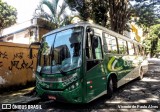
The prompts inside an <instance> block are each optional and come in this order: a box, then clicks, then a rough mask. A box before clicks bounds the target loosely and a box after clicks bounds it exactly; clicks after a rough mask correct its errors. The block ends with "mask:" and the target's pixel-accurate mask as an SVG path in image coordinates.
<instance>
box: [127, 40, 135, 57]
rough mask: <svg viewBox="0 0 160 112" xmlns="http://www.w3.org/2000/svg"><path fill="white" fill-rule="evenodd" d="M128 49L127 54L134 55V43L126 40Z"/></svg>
mask: <svg viewBox="0 0 160 112" xmlns="http://www.w3.org/2000/svg"><path fill="white" fill-rule="evenodd" d="M128 51H129V55H135V51H134V45H133V44H132V43H130V42H128Z"/></svg>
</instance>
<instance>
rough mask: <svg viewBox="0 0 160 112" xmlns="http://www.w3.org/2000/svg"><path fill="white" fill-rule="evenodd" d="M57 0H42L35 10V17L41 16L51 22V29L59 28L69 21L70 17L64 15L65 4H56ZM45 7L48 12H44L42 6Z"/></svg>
mask: <svg viewBox="0 0 160 112" xmlns="http://www.w3.org/2000/svg"><path fill="white" fill-rule="evenodd" d="M58 2H59V0H52V1H49V0H42V1H41V3H40V5H39V6H38V7H37V9H36V10H35V14H34V17H35V18H43V19H45V20H47V21H49V22H50V23H52V24H53V27H52V28H53V29H55V28H59V27H61V26H64V25H66V24H69V23H70V20H71V18H70V17H69V16H67V15H66V12H65V10H66V8H67V4H66V3H63V4H62V5H61V6H59V5H58ZM45 6H46V7H47V8H48V9H49V11H50V12H46V10H45V9H44V7H45Z"/></svg>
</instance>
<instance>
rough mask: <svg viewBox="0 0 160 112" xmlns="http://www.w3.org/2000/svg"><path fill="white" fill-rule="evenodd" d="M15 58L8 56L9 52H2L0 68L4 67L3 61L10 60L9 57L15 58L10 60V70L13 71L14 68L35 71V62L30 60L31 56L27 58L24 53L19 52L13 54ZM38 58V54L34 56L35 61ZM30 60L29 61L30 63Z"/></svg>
mask: <svg viewBox="0 0 160 112" xmlns="http://www.w3.org/2000/svg"><path fill="white" fill-rule="evenodd" d="M12 55H13V56H10V55H9V56H8V54H7V52H1V51H0V59H1V60H0V67H3V64H4V63H3V61H5V59H7V60H8V59H9V58H8V57H13V58H10V59H11V60H10V59H9V60H10V63H9V67H8V70H13V68H15V69H18V70H22V69H33V63H34V62H33V60H30V59H29V55H27V56H25V53H24V52H17V53H15V54H12ZM34 58H37V54H33V59H34ZM28 60H29V61H28Z"/></svg>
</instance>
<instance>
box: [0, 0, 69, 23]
mask: <svg viewBox="0 0 160 112" xmlns="http://www.w3.org/2000/svg"><path fill="white" fill-rule="evenodd" d="M2 1H3V2H7V4H9V5H11V6H13V7H15V8H16V9H17V13H18V14H17V23H23V22H25V21H28V20H30V19H32V17H33V14H34V11H35V9H36V8H37V6H38V5H39V3H40V1H41V0H2ZM49 1H50V0H49ZM62 2H63V0H59V5H60V4H62ZM44 9H45V10H46V11H47V12H48V8H45V7H44ZM66 12H67V13H68V14H70V13H71V12H70V10H69V9H68V8H66Z"/></svg>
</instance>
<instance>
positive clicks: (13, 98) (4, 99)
mask: <svg viewBox="0 0 160 112" xmlns="http://www.w3.org/2000/svg"><path fill="white" fill-rule="evenodd" d="M33 89H34V87H30V88H27V89H22V90H19V91H12V92H5V93H3V94H0V99H1V100H0V103H1V104H3V103H11V104H20V103H21V104H22V103H23V104H28V103H31V102H35V101H39V100H40V98H39V97H35V96H33V95H26V94H27V93H29V92H30V91H32V90H33Z"/></svg>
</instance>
